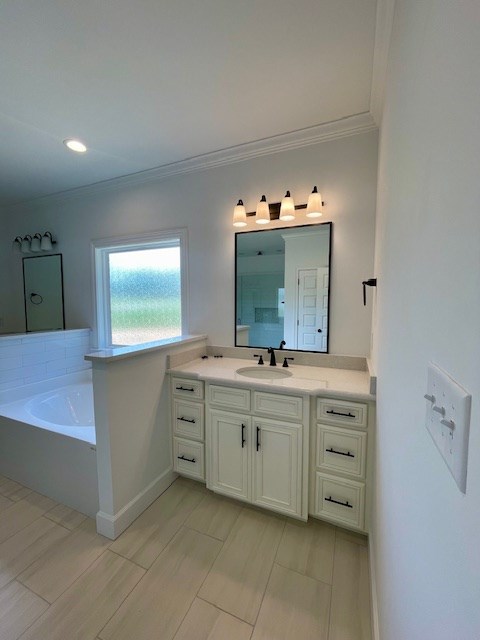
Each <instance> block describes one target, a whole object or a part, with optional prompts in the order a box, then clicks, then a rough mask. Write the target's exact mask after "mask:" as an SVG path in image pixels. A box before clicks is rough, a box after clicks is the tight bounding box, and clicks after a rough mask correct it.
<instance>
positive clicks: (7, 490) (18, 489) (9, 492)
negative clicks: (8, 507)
mask: <svg viewBox="0 0 480 640" xmlns="http://www.w3.org/2000/svg"><path fill="white" fill-rule="evenodd" d="M30 493H32V490H31V489H28V488H27V487H24V486H23V484H19V483H18V482H15V480H9V479H6V481H5V482H3V483H2V484H0V494H1V495H2V496H5V498H10V500H13V501H14V502H18V501H19V500H23V498H26V497H27V496H28V494H30Z"/></svg>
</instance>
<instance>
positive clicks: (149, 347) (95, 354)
mask: <svg viewBox="0 0 480 640" xmlns="http://www.w3.org/2000/svg"><path fill="white" fill-rule="evenodd" d="M206 339H207V336H206V335H198V336H191V335H187V336H178V337H176V338H165V339H164V340H155V341H153V342H142V343H140V344H132V345H127V346H123V347H111V348H110V349H98V350H97V351H92V352H91V353H87V354H86V356H85V360H90V361H91V362H112V361H113V360H125V358H133V357H135V356H137V355H139V354H142V353H148V352H150V351H160V350H162V349H164V350H167V349H169V348H171V347H176V346H179V345H183V344H189V343H190V342H201V341H202V340H206Z"/></svg>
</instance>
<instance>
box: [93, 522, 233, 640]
mask: <svg viewBox="0 0 480 640" xmlns="http://www.w3.org/2000/svg"><path fill="white" fill-rule="evenodd" d="M221 546H222V543H221V542H220V541H218V540H215V539H214V538H211V537H210V536H205V535H203V534H202V533H198V532H197V531H193V530H192V529H187V528H186V527H183V528H182V529H181V530H180V531H179V533H178V534H177V535H176V536H175V538H174V539H173V540H172V542H171V543H170V544H169V545H168V546H167V548H166V549H165V550H164V551H163V553H162V554H161V555H160V557H159V558H158V559H157V560H156V561H155V562H154V564H153V565H152V567H151V568H150V570H149V571H148V572H147V573H146V575H145V577H144V578H143V580H142V581H141V582H140V583H139V584H138V585H137V587H136V588H135V589H134V590H133V591H132V593H131V594H130V595H129V596H128V598H127V599H126V600H125V602H124V603H123V604H122V606H121V607H120V609H119V610H118V611H117V613H116V614H115V615H114V616H113V618H112V619H111V620H110V622H109V623H108V624H107V626H106V627H105V628H104V629H103V631H101V632H100V634H99V636H100V638H102V640H110V639H112V640H132V638H135V640H152V639H153V638H159V639H160V638H161V640H171V638H173V636H174V635H175V633H176V632H177V630H178V628H179V626H180V624H181V622H182V620H183V618H184V616H185V614H186V613H187V611H188V609H189V608H190V605H191V604H192V602H193V600H194V598H195V595H196V593H197V591H198V589H199V588H200V585H201V584H202V582H203V581H204V579H205V576H206V575H207V573H208V572H209V570H210V568H211V566H212V564H213V562H214V560H215V558H216V556H217V554H218V552H219V550H220V548H221Z"/></svg>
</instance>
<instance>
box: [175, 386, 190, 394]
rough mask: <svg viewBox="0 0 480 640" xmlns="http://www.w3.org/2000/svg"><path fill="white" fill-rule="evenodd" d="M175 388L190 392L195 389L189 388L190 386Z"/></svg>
mask: <svg viewBox="0 0 480 640" xmlns="http://www.w3.org/2000/svg"><path fill="white" fill-rule="evenodd" d="M175 389H176V390H177V391H191V392H192V393H193V392H194V391H195V389H191V388H190V387H175Z"/></svg>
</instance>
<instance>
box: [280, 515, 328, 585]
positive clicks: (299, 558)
mask: <svg viewBox="0 0 480 640" xmlns="http://www.w3.org/2000/svg"><path fill="white" fill-rule="evenodd" d="M334 550H335V527H334V526H332V525H330V524H326V523H324V522H320V521H318V520H314V519H313V518H310V520H309V522H306V523H303V522H298V523H297V522H295V521H288V522H287V523H286V525H285V529H284V532H283V536H282V541H281V542H280V546H279V548H278V551H277V557H276V559H275V562H277V563H278V564H280V565H282V567H286V568H287V569H292V570H293V571H297V572H298V573H302V574H303V575H306V576H310V578H315V579H316V580H321V581H322V582H326V583H327V584H332V573H333V553H334Z"/></svg>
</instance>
